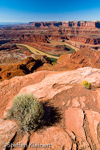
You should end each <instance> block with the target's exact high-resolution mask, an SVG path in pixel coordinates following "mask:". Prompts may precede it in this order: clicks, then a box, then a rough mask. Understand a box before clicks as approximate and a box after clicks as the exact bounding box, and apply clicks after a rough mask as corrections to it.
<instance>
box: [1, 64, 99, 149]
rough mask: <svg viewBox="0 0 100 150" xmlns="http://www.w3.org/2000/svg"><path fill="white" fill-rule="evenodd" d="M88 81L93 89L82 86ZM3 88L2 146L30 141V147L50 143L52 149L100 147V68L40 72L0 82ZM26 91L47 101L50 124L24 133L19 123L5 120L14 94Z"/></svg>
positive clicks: (28, 142) (47, 116)
mask: <svg viewBox="0 0 100 150" xmlns="http://www.w3.org/2000/svg"><path fill="white" fill-rule="evenodd" d="M84 80H86V81H88V82H90V83H91V85H92V87H91V90H89V89H85V88H84V87H83V86H82V85H81V83H82V81H84ZM0 89H1V90H0V108H1V111H0V117H1V120H0V122H2V123H1V124H0V135H1V136H0V146H1V147H2V146H7V143H9V142H10V144H11V143H12V144H15V145H17V143H18V142H19V143H21V144H22V145H24V144H26V146H27V147H26V149H28V150H30V149H32V146H36V145H33V143H34V144H38V145H39V143H41V144H43V145H44V144H46V146H47V149H48V150H49V149H51V150H55V149H57V150H61V149H68V150H77V149H85V150H95V149H97V150H99V149H100V137H99V135H100V129H99V128H100V101H99V99H100V69H96V68H91V67H85V68H79V69H77V70H73V71H64V72H50V71H40V72H36V73H33V74H30V75H26V76H24V77H14V78H12V79H10V80H5V81H3V82H1V83H0ZM23 92H25V93H27V94H28V93H30V92H32V93H33V94H34V96H35V97H37V98H39V100H40V101H41V102H46V103H47V105H45V107H44V109H45V111H46V114H45V117H46V118H45V119H46V120H47V121H49V123H50V124H48V125H46V124H45V126H43V127H42V128H40V129H39V130H38V131H35V132H31V133H30V134H25V133H20V132H19V130H18V129H17V123H15V122H13V121H11V120H10V121H9V120H4V118H5V117H6V115H7V110H8V109H9V108H11V106H12V100H13V98H14V96H15V95H17V94H21V93H23ZM46 103H45V104H46ZM46 120H45V121H46ZM5 129H6V130H5ZM9 130H10V133H9V132H8V131H9ZM12 139H13V140H12ZM2 144H3V145H2ZM39 146H40V145H39ZM50 147H51V148H50ZM2 148H3V147H2ZM35 148H36V147H35ZM4 149H6V148H4ZM17 149H19V148H18V147H17ZM41 149H43V150H44V149H45V148H43V147H41ZM22 150H24V148H22Z"/></svg>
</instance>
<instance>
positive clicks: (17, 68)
mask: <svg viewBox="0 0 100 150" xmlns="http://www.w3.org/2000/svg"><path fill="white" fill-rule="evenodd" d="M33 57H35V59H34V58H33ZM33 57H27V58H26V59H24V60H22V61H19V62H16V63H11V64H8V65H7V64H6V65H5V64H4V65H3V64H2V65H0V81H3V80H7V79H11V78H12V77H14V76H24V75H26V74H30V73H32V72H34V71H36V70H37V69H38V68H39V67H40V66H43V64H45V63H48V64H49V65H50V66H52V65H51V60H50V59H49V58H48V57H47V56H40V57H38V56H37V57H36V56H35V55H33Z"/></svg>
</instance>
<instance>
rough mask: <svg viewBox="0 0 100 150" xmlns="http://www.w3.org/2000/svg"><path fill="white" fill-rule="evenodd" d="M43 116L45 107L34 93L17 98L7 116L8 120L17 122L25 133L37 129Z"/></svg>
mask: <svg viewBox="0 0 100 150" xmlns="http://www.w3.org/2000/svg"><path fill="white" fill-rule="evenodd" d="M43 115H44V110H43V105H42V104H41V103H40V102H39V100H38V99H36V98H35V97H34V96H33V94H32V93H30V94H28V95H27V94H25V93H23V94H21V95H18V96H15V97H14V99H13V105H12V107H11V109H10V110H9V111H8V114H7V116H8V118H10V119H14V120H16V121H17V122H18V125H19V127H20V129H22V130H24V131H29V130H32V129H36V128H37V127H38V126H39V125H40V123H41V122H42V118H43Z"/></svg>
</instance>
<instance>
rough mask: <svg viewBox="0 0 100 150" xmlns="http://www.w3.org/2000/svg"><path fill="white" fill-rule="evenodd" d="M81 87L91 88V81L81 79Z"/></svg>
mask: <svg viewBox="0 0 100 150" xmlns="http://www.w3.org/2000/svg"><path fill="white" fill-rule="evenodd" d="M82 85H83V87H85V88H86V89H91V83H89V82H88V81H83V82H82Z"/></svg>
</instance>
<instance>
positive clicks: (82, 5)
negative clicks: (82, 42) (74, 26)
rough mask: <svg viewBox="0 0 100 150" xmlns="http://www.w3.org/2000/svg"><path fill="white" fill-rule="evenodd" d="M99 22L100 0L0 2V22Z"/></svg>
mask: <svg viewBox="0 0 100 150" xmlns="http://www.w3.org/2000/svg"><path fill="white" fill-rule="evenodd" d="M66 20H69V21H71V20H85V21H87V20H88V21H92V20H100V0H96V1H94V0H84V1H82V0H49V1H48V0H37V1H36V0H0V22H35V21H66Z"/></svg>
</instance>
